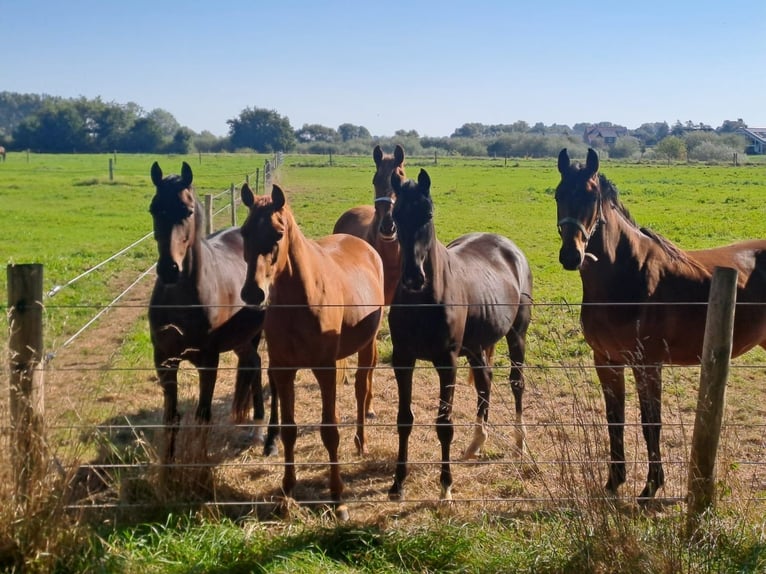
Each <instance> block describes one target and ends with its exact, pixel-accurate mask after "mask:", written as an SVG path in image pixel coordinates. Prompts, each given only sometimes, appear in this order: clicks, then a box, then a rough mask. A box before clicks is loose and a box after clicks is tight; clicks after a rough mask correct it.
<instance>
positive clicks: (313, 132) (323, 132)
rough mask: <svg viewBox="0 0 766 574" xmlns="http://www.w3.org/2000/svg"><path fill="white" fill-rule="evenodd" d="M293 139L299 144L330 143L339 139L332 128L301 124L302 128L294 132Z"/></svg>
mask: <svg viewBox="0 0 766 574" xmlns="http://www.w3.org/2000/svg"><path fill="white" fill-rule="evenodd" d="M295 137H296V138H297V139H298V141H299V142H301V143H310V142H325V143H332V142H336V141H338V139H339V138H340V136H339V135H338V132H337V131H336V130H335V129H334V128H328V127H327V126H322V125H319V124H303V127H302V128H301V129H299V130H297V131H296V132H295Z"/></svg>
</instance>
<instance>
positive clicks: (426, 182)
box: [418, 168, 431, 195]
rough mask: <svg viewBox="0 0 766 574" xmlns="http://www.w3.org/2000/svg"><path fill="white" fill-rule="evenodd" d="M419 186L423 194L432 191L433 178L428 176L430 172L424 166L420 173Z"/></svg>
mask: <svg viewBox="0 0 766 574" xmlns="http://www.w3.org/2000/svg"><path fill="white" fill-rule="evenodd" d="M418 187H419V188H420V192H421V193H422V194H423V195H428V194H429V193H430V192H431V178H430V177H428V172H427V171H426V170H424V169H423V168H420V173H419V174H418Z"/></svg>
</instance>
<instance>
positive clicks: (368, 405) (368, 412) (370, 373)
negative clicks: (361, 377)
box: [364, 336, 378, 419]
mask: <svg viewBox="0 0 766 574" xmlns="http://www.w3.org/2000/svg"><path fill="white" fill-rule="evenodd" d="M371 349H372V359H371V360H370V368H369V369H368V370H367V383H366V387H367V398H366V399H365V401H364V413H365V416H366V417H367V418H368V419H374V418H375V409H373V408H372V389H373V377H374V376H375V365H377V364H378V343H377V336H376V337H375V338H374V339H373V340H372V346H371Z"/></svg>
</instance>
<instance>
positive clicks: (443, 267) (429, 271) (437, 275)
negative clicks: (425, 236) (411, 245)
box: [423, 223, 450, 299]
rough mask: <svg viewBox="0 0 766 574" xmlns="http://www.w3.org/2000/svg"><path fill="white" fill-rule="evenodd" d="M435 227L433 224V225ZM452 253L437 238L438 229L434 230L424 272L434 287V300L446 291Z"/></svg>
mask: <svg viewBox="0 0 766 574" xmlns="http://www.w3.org/2000/svg"><path fill="white" fill-rule="evenodd" d="M432 225H433V223H432ZM449 259H450V252H449V250H448V249H447V247H446V246H445V245H444V244H443V243H442V242H441V241H439V238H438V237H437V236H436V229H434V230H433V240H432V242H431V247H430V248H429V249H428V253H427V254H426V258H425V261H423V270H424V271H425V274H426V277H428V283H429V284H430V285H431V286H432V288H433V291H434V298H436V299H438V296H439V294H440V293H442V292H443V290H444V284H445V283H446V281H445V274H446V273H447V272H448V271H449V269H450V262H449Z"/></svg>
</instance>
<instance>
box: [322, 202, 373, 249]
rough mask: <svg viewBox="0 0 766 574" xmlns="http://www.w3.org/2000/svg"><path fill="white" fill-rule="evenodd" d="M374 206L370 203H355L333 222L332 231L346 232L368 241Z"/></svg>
mask: <svg viewBox="0 0 766 574" xmlns="http://www.w3.org/2000/svg"><path fill="white" fill-rule="evenodd" d="M374 218H375V208H374V207H372V206H371V205H357V206H356V207H352V208H351V209H349V210H348V211H345V212H344V213H343V214H342V215H341V216H340V217H339V218H338V220H337V221H336V222H335V226H334V227H333V230H332V232H333V233H348V234H349V235H353V236H354V237H360V238H362V239H364V240H367V241H369V234H370V229H371V227H372V220H373V219H374Z"/></svg>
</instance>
